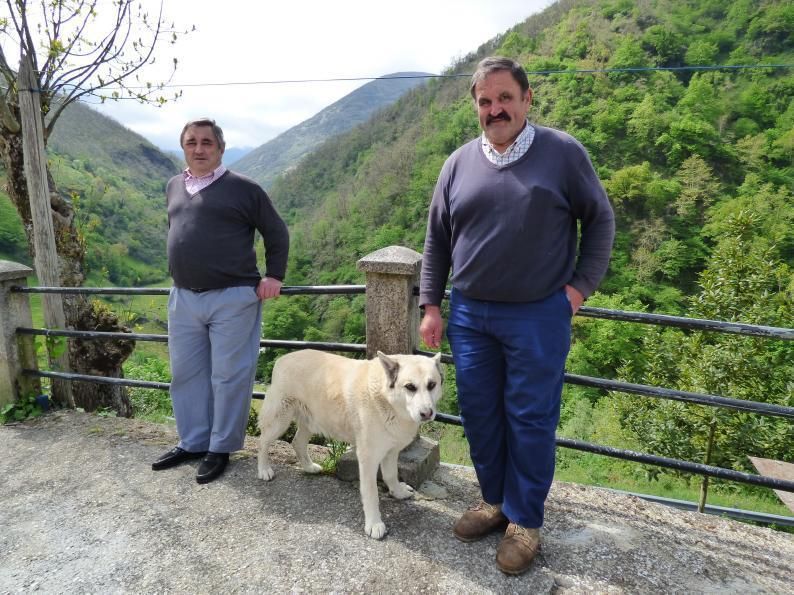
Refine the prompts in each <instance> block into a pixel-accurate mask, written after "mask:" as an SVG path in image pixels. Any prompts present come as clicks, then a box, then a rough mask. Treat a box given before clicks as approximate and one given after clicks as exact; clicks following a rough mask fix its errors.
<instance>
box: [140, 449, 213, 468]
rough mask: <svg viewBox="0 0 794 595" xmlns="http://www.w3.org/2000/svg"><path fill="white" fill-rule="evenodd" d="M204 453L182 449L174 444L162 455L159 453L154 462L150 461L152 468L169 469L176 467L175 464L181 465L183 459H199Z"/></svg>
mask: <svg viewBox="0 0 794 595" xmlns="http://www.w3.org/2000/svg"><path fill="white" fill-rule="evenodd" d="M205 454H207V453H206V452H188V451H186V450H182V449H181V448H179V447H178V446H175V447H174V448H172V449H171V450H169V451H168V452H167V453H165V454H164V455H161V456H160V458H159V459H157V460H156V461H155V462H154V463H152V470H153V471H161V470H162V469H170V468H171V467H176V466H177V465H181V464H182V463H184V462H185V461H190V460H192V459H200V458H201V457H203V456H204V455H205Z"/></svg>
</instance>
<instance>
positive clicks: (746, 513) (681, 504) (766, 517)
mask: <svg viewBox="0 0 794 595" xmlns="http://www.w3.org/2000/svg"><path fill="white" fill-rule="evenodd" d="M601 489H603V490H609V491H610V492H615V493H616V494H623V495H625V496H634V497H635V498H642V499H643V500H647V501H648V502H655V503H656V504H664V505H665V506H672V507H673V508H678V509H680V510H688V511H690V512H697V511H698V510H699V505H698V503H697V502H690V501H689V500H676V499H675V498H663V497H662V496H653V495H651V494H640V493H639V492H626V491H624V490H616V489H613V488H605V487H602V488H601ZM703 512H705V513H706V514H713V515H716V516H725V517H730V518H732V519H738V520H740V521H752V522H754V523H762V524H764V525H780V526H781V527H794V516H783V515H780V514H772V513H771V512H755V511H754V510H745V509H742V508H728V507H726V506H715V505H712V504H706V505H705V506H704V507H703Z"/></svg>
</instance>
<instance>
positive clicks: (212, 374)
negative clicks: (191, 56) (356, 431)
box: [152, 119, 289, 483]
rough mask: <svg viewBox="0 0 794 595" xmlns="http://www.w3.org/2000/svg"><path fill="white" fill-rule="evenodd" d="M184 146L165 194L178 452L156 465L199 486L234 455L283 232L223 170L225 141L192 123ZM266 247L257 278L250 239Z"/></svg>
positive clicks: (281, 261) (272, 214) (247, 187)
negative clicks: (178, 470)
mask: <svg viewBox="0 0 794 595" xmlns="http://www.w3.org/2000/svg"><path fill="white" fill-rule="evenodd" d="M180 144H181V146H182V149H183V150H184V152H185V161H186V162H187V165H188V167H187V169H186V170H185V171H184V172H183V173H181V174H179V175H177V176H174V177H173V178H171V180H169V182H168V185H167V187H166V202H167V206H168V268H169V271H170V273H171V277H172V278H173V280H174V287H173V288H172V289H171V293H170V295H169V298H168V336H169V338H168V351H169V356H170V359H171V399H172V401H173V404H174V417H175V418H176V426H177V432H178V433H179V443H178V444H177V446H176V447H175V448H173V449H171V450H170V451H168V452H167V453H165V454H163V455H162V456H161V457H160V458H159V459H157V460H156V461H155V462H154V463H153V464H152V469H154V470H160V469H168V468H170V467H173V466H175V465H179V464H180V463H183V462H185V461H188V460H191V459H198V458H201V459H203V460H202V462H201V464H200V465H199V468H198V471H197V474H196V480H197V481H198V482H199V483H207V482H210V481H212V480H214V479H215V478H217V477H218V476H220V475H221V474H222V473H223V471H224V469H225V468H226V465H227V463H228V461H229V453H231V452H234V451H235V450H239V449H240V448H242V446H243V441H244V439H245V429H246V425H247V423H248V414H249V411H250V408H251V394H252V391H253V386H254V373H255V371H256V362H257V356H258V354H259V339H260V333H261V328H260V327H261V321H262V300H267V299H270V298H275V297H278V295H279V293H280V291H281V282H282V280H283V279H284V275H285V273H286V270H287V254H288V251H289V235H288V232H287V226H286V224H285V223H284V221H283V220H282V219H281V217H280V216H279V215H278V213H277V212H276V209H275V208H274V207H273V204H272V203H271V202H270V198H269V197H268V196H267V194H266V193H265V191H264V190H262V188H261V187H260V186H259V185H258V184H257V183H256V182H254V181H253V180H250V179H248V178H246V177H244V176H241V175H239V174H236V173H234V172H231V171H229V170H227V169H226V168H225V167H224V166H223V165H222V164H221V158H222V156H223V151H224V148H225V142H224V139H223V131H222V130H221V128H220V127H219V126H218V125H217V124H215V122H214V120H210V119H201V120H195V121H192V122H188V123H187V124H186V125H185V127H184V128H183V130H182V135H181V137H180ZM257 230H258V231H259V233H260V234H261V235H262V238H263V240H264V244H265V268H266V273H265V276H264V277H262V276H261V275H260V274H259V270H258V268H257V263H256V251H255V249H254V232H255V231H257Z"/></svg>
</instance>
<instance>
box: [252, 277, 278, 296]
mask: <svg viewBox="0 0 794 595" xmlns="http://www.w3.org/2000/svg"><path fill="white" fill-rule="evenodd" d="M281 285H282V284H281V281H279V280H278V279H273V278H272V277H264V278H262V279H260V280H259V285H257V286H256V296H257V297H258V298H259V299H260V300H269V299H271V298H277V297H278V296H279V295H281Z"/></svg>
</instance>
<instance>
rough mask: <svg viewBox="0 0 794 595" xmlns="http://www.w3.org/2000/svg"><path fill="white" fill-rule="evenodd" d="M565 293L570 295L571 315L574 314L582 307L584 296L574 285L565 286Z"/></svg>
mask: <svg viewBox="0 0 794 595" xmlns="http://www.w3.org/2000/svg"><path fill="white" fill-rule="evenodd" d="M565 294H566V295H567V296H568V301H569V302H571V313H572V314H571V316H573V315H574V314H576V313H577V312H578V311H579V308H581V307H582V304H583V303H584V296H583V295H582V294H581V293H580V292H579V290H578V289H576V288H575V287H574V286H573V285H566V286H565Z"/></svg>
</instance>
